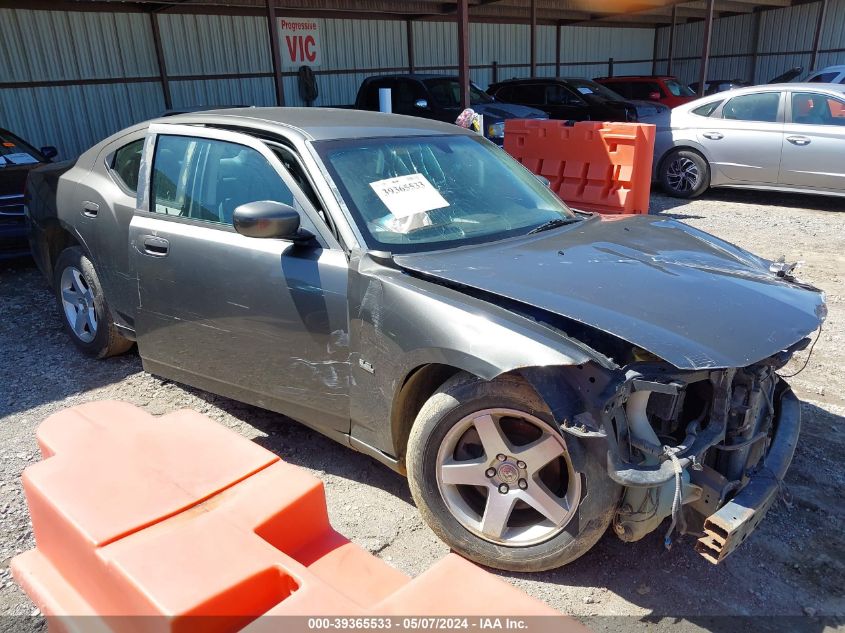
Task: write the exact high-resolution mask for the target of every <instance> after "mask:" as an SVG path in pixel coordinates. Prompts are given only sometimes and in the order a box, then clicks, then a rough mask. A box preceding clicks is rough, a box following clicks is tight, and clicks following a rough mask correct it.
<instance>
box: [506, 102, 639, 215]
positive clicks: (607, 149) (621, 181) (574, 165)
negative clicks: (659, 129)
mask: <svg viewBox="0 0 845 633" xmlns="http://www.w3.org/2000/svg"><path fill="white" fill-rule="evenodd" d="M654 134H655V127H654V125H651V124H645V123H600V122H597V121H580V122H578V123H575V124H574V125H567V122H566V121H551V120H532V119H512V120H508V121H506V122H505V151H506V152H508V154H510V155H511V156H513V157H514V158H516V159H517V160H518V161H519V162H521V163H522V164H523V165H525V166H526V167H527V168H528V169H529V170H531V171H532V172H533V173H535V174H537V175H538V176H544V177H545V178H548V179H549V181H550V183H551V188H552V190H553V191H554V192H555V193H557V194H558V196H560V198H561V199H562V200H564V201H566V203H567V204H570V205H572V206H573V207H575V208H576V209H583V210H585V211H598V212H599V213H648V203H649V194H650V193H651V163H652V158H653V154H654Z"/></svg>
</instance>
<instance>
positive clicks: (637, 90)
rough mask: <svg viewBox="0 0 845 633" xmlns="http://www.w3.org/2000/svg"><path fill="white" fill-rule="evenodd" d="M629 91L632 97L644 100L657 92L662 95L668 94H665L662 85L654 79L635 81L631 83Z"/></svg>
mask: <svg viewBox="0 0 845 633" xmlns="http://www.w3.org/2000/svg"><path fill="white" fill-rule="evenodd" d="M629 92H630V98H631V99H641V100H643V101H648V99H649V97H650V95H651V94H652V93H655V92H656V93H657V94H659V95H660V96H661V97H665V96H666V95H665V94H663V90H661V89H660V86H659V85H658V84H656V83H654V82H653V81H635V82H634V83H632V84H631V87H630V90H629Z"/></svg>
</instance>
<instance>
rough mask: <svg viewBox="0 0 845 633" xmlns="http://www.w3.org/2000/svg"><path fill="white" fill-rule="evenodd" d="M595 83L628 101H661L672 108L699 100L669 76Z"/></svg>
mask: <svg viewBox="0 0 845 633" xmlns="http://www.w3.org/2000/svg"><path fill="white" fill-rule="evenodd" d="M595 81H597V82H599V83H600V84H604V85H605V86H607V87H608V88H610V89H611V90H613V91H614V92H618V93H619V94H621V95H622V96H623V97H625V98H626V99H644V100H647V101H659V102H660V103H662V104H663V105H667V106H669V107H670V108H674V107H675V106H679V105H682V104H684V103H687V102H688V101H692V100H693V99H697V98H698V97H697V96H696V94H695V93H694V92H693V91H692V90H690V89H689V88H688V87H687V86H685V85H683V84H682V83H681V82H680V81H678V80H677V79H675V78H674V77H669V76H650V75H623V76H619V77H598V78H596V80H595Z"/></svg>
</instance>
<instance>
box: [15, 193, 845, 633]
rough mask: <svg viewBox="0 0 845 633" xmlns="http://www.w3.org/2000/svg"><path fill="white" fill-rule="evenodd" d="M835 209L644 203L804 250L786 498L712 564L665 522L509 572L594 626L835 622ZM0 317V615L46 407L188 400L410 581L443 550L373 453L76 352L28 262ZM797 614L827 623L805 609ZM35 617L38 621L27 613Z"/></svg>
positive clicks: (733, 237)
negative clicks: (296, 468) (564, 560)
mask: <svg viewBox="0 0 845 633" xmlns="http://www.w3.org/2000/svg"><path fill="white" fill-rule="evenodd" d="M843 208H845V202H843V200H841V199H839V200H836V199H824V198H815V197H800V196H784V195H781V194H765V193H760V192H731V191H711V192H709V193H708V194H706V195H705V196H704V197H703V198H701V199H698V200H695V201H693V202H689V203H687V202H683V201H678V200H675V199H672V198H668V197H664V196H661V195H654V196H653V197H652V213H653V214H657V215H661V216H664V217H675V218H678V219H680V220H683V221H685V222H688V223H689V224H691V225H693V226H696V227H698V228H701V229H704V230H706V231H709V232H712V233H714V234H716V235H718V236H719V237H722V238H724V239H726V240H728V241H731V242H734V243H736V244H738V245H740V246H742V247H745V248H748V249H751V250H753V251H754V252H756V253H758V254H760V255H763V256H765V257H769V258H776V257H779V256H780V255H785V256H786V258H787V260H789V261H794V260H803V261H804V262H805V263H804V265H803V267H802V268H801V271H800V276H801V277H803V278H804V279H806V280H807V281H808V282H810V283H813V284H815V285H817V286H819V287H821V288H823V289H824V290H825V291H826V293H827V298H828V302H829V305H830V316H829V318H828V320H827V322H826V324H825V328H824V332H823V333H822V335H821V338H820V340H819V342H818V344H817V345H816V347H815V351H814V352H813V355H812V358H811V359H810V361H809V364H808V365H807V367H806V369H805V370H804V371H803V372H802V373H801V374H799V375H798V376H796V377H795V378H793V379H792V381H791V382H792V384H793V385H794V387H795V389H796V391H797V393H798V395H799V396H800V397H801V398H802V400H803V401H804V405H803V414H804V427H803V431H802V438H801V442H800V444H799V447H798V450H797V452H796V456H795V460H794V461H793V464H792V468H791V469H790V471H789V474H788V477H787V484H788V491H789V493H790V494H791V497H792V503H791V504H787V503H785V502H779V503H778V504H776V506H775V507H774V508H773V509H772V510H771V511H770V513H769V515H768V517H767V518H766V520H765V521H763V523H762V524H761V527H760V528H759V529H758V530H757V531H756V532H755V533H754V535H753V536H752V537H751V538H750V539H749V540H748V541H747V542H746V543H745V544H744V545H743V547H741V548H740V549H739V550H738V551H737V552H736V553H735V554H734V555H733V556H732V557H731V558H729V559H728V560H727V561H726V562H725V563H723V564H721V565H719V566H718V567H717V566H713V565H711V564H710V563H708V562H706V561H705V560H704V559H702V558H701V557H699V556H698V555H697V554H695V553H694V552H693V550H692V539H691V538H689V537H685V538H683V539H681V540H680V541H678V542H676V544H675V547H674V548H673V549H672V550H671V551H670V552H665V551H663V549H662V546H661V538H662V536H661V535H662V532H661V533H660V534H653V535H652V536H651V537H650V538H646V539H645V540H643V541H641V542H639V543H635V544H629V545H625V544H623V543H622V542H620V541H618V540H617V539H616V538H615V537H613V536H612V535H610V534H608V535H606V536H605V538H604V539H603V540H602V541H601V542H600V543H599V544H598V545H597V546H596V547H595V548H594V549H593V550H592V551H591V552H589V553H588V554H587V555H585V556H584V557H582V558H581V559H579V560H578V561H576V562H575V563H573V564H571V565H569V566H567V567H566V568H564V569H561V570H558V571H554V572H547V573H541V574H529V575H519V574H508V573H502V574H501V575H502V576H503V577H504V578H506V579H507V580H508V581H510V582H512V583H513V584H515V585H517V586H518V587H520V588H522V589H524V590H525V591H527V592H528V593H529V594H531V595H533V596H536V597H537V598H539V599H541V600H543V601H544V602H546V603H548V604H549V605H551V606H553V607H554V608H556V609H558V610H560V611H561V612H563V613H569V614H574V615H577V616H579V617H582V618H586V619H587V621H588V622H589V623H590V624H591V625H592V626H594V627H595V628H597V629H607V628H626V627H628V626H633V625H634V624H641V625H642V624H643V623H646V624H649V623H655V622H657V623H658V624H660V627H659V628H664V627H665V628H668V626H670V625H672V624H673V623H677V622H679V621H682V622H686V623H687V625H688V628H691V629H692V630H696V629H699V628H701V629H709V630H713V629H714V628H719V627H717V626H715V625H714V624H713V623H714V621H716V620H714V619H713V618H712V617H711V616H725V615H757V616H807V615H809V616H823V615H830V616H835V617H837V618H845V598H843V596H845V581H843V571H845V538H843V517H845V504H843V503H842V496H841V495H842V492H841V491H842V489H843V484H844V483H845V475H843V457H842V456H843V454H845V451H843V448H845V447H843V433H845V417H843V416H845V367H843V353H842V350H843V348H844V347H845V303H843V297H845V248H843V246H845V213H842V212H841V211H842V210H843ZM0 314H2V317H3V318H2V320H0V615H30V614H33V612H34V607H33V605H32V604H31V603H30V601H29V600H28V599H27V597H26V596H25V595H24V594H23V593H22V592H21V591H20V590H19V589H18V587H17V586H16V585H15V583H14V582H13V581H12V580H11V575H10V572H9V570H8V565H9V561H10V559H11V558H12V557H13V556H14V555H15V554H17V553H19V552H22V551H24V550H26V549H29V548H31V547H33V545H34V543H33V538H32V531H31V525H30V523H29V518H28V515H27V509H26V504H25V500H24V495H23V491H22V489H21V484H20V475H21V472H22V471H23V469H24V468H25V467H26V466H27V464H31V463H33V462H35V461H37V460H38V459H39V455H38V450H37V447H36V443H35V440H34V431H35V428H36V426H37V425H38V423H39V422H40V421H42V420H43V419H44V418H45V417H46V416H48V415H49V414H51V413H53V412H55V411H57V410H59V409H62V408H64V407H68V406H72V405H75V404H79V403H82V402H87V401H91V400H102V399H120V400H126V401H129V402H132V403H134V404H136V405H139V406H141V407H143V408H144V409H145V410H147V411H149V412H151V413H153V414H162V413H166V412H170V411H174V410H176V409H179V408H184V407H188V408H192V409H196V410H198V411H200V412H202V413H204V414H206V415H208V416H210V417H211V418H213V419H214V420H216V421H217V422H219V423H221V424H224V425H225V426H228V427H230V428H232V429H234V430H235V431H237V432H238V433H240V434H241V435H243V436H245V437H247V438H249V439H252V440H254V441H255V442H258V443H259V444H261V445H262V446H265V447H267V448H268V449H270V450H272V451H274V452H276V453H278V454H279V455H280V456H281V457H282V458H283V459H285V460H287V461H289V462H291V463H294V464H297V465H300V466H302V467H304V468H307V469H308V470H309V471H310V472H312V473H314V474H316V475H317V476H319V477H320V478H322V479H323V480H324V481H325V483H326V490H327V495H328V504H329V512H330V515H331V519H332V522H333V524H334V526H335V527H336V528H337V529H338V530H339V531H340V532H341V533H343V534H345V535H347V536H348V537H350V538H351V539H352V540H353V541H355V542H356V543H358V544H359V545H361V546H362V547H364V548H366V549H367V550H369V551H371V552H373V553H375V554H376V555H377V556H379V557H381V558H382V559H384V560H385V561H387V562H389V563H390V564H392V565H394V566H396V567H397V568H399V569H401V570H402V571H404V572H406V573H408V574H411V575H416V574H418V573H420V572H421V571H423V570H424V569H426V568H427V567H429V566H430V565H431V564H432V563H433V562H434V561H436V560H437V559H439V558H440V557H441V556H443V555H444V554H446V552H447V548H446V546H445V545H443V543H441V542H440V541H439V540H438V539H437V538H436V537H435V536H434V534H433V533H432V532H431V531H430V530H429V529H428V527H426V526H425V525H424V524H423V522H422V521H421V520H420V518H419V515H418V513H417V511H416V508H415V507H414V504H413V502H412V500H411V497H410V495H409V493H408V488H407V484H406V482H405V480H404V479H403V478H401V477H400V476H398V475H396V474H394V473H392V472H391V471H390V470H388V469H387V468H385V467H383V466H381V465H380V464H378V463H376V462H375V461H373V460H371V459H369V458H368V457H365V456H363V455H360V454H357V453H355V452H353V451H351V450H349V449H346V448H343V447H341V446H340V445H338V444H335V443H333V442H332V441H330V440H328V439H326V438H324V437H322V436H320V435H318V434H317V433H314V432H312V431H310V430H308V429H306V428H305V427H302V426H300V425H298V424H296V423H294V422H291V421H289V420H286V419H285V418H283V417H281V416H278V415H276V414H272V413H268V412H266V411H263V410H260V409H257V408H254V407H250V406H247V405H243V404H240V403H238V402H234V401H231V400H227V399H225V398H221V397H217V396H214V395H211V394H208V393H205V392H202V391H198V390H194V389H190V388H185V387H182V386H180V385H178V384H174V383H171V382H169V381H165V380H161V379H159V378H156V377H154V376H151V375H149V374H147V373H144V372H143V371H142V369H141V362H140V359H139V358H138V356H137V353H136V352H135V351H133V352H130V353H129V354H127V355H124V356H122V357H119V358H114V359H109V360H107V361H92V360H88V359H85V358H83V357H82V356H80V355H79V354H78V353H77V352H76V351H75V349H74V348H73V346H72V344H71V343H70V341H69V340H68V339H67V338H66V336H65V334H64V333H63V331H62V329H61V327H60V322H59V320H58V317H57V316H56V313H55V308H54V304H53V298H52V296H51V294H50V292H49V291H48V289H47V288H46V286H45V283H44V282H43V280H42V278H41V277H40V275H39V273H38V272H37V270H36V269H35V268H34V266H33V265H32V264H31V263H28V262H16V263H6V264H3V265H0ZM800 356H801V358H800V359H797V360H793V361H792V363H791V364H790V366H789V367H787V368H786V370H785V371H786V372H788V373H791V372H792V371H794V370H797V369H798V368H800V365H801V364H803V361H804V359H805V358H806V352H804V353H802V354H800ZM837 498H838V499H840V501H839V502H836V501H835V499H837ZM374 517H377V518H374ZM589 616H635V617H628V618H621V619H620V618H608V619H592V618H590V617H589ZM665 616H668V617H665ZM756 621H757V622H761V621H762V620H756ZM840 621H841V620H840ZM801 622H802V623H804V624H807V623H813V622H816V623H817V624H815V625H812V624H811V628H812V627H813V626H814V627H815V628H812V630H822V629H823V628H824V627H823V625H822V623H821V621H819V620H814V619H813V618H806V617H802V620H801ZM31 624H32V628H36V627H37V626H38V619H37V618H32V619H31ZM753 628H755V627H752V629H753ZM756 630H760V627H756Z"/></svg>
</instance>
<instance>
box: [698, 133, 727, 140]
mask: <svg viewBox="0 0 845 633" xmlns="http://www.w3.org/2000/svg"><path fill="white" fill-rule="evenodd" d="M702 136H703V137H704V138H709V139H710V140H711V141H718V140H719V139H721V138H725V135H724V134H722V133H721V132H705V133H704V134H702Z"/></svg>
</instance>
